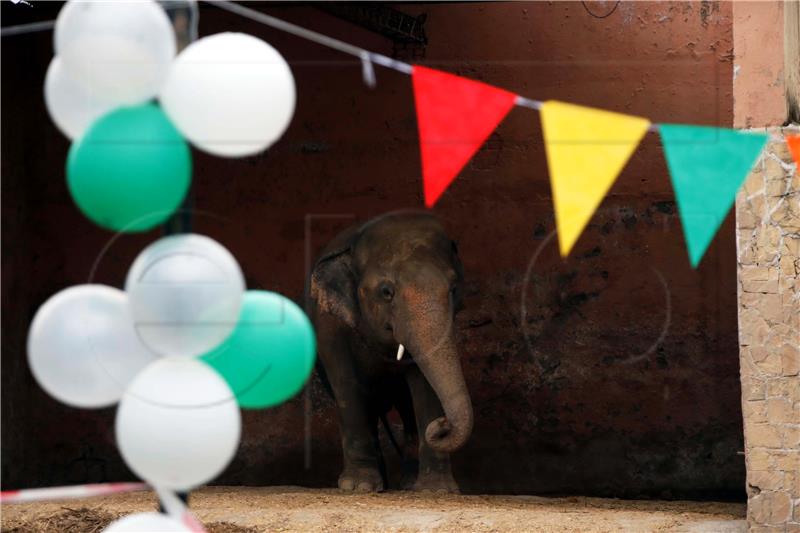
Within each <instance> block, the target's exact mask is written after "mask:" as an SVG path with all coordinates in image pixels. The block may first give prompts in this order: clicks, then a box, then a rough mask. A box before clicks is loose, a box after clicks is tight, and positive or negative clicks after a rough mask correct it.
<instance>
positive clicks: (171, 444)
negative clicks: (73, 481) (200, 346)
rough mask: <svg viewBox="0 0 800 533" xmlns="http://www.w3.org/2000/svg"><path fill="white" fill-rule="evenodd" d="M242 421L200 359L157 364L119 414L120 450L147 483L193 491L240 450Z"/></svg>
mask: <svg viewBox="0 0 800 533" xmlns="http://www.w3.org/2000/svg"><path fill="white" fill-rule="evenodd" d="M240 430H241V415H240V413H239V406H238V405H236V401H235V400H234V399H233V392H232V391H231V389H230V387H228V384H227V383H225V380H224V379H222V377H221V376H220V375H219V374H218V373H217V372H215V371H214V370H213V369H212V368H211V367H209V366H208V365H206V364H205V363H203V362H201V361H199V360H197V359H187V358H166V359H159V360H157V361H155V362H154V363H152V364H151V365H149V366H148V367H147V368H145V369H144V370H143V371H142V372H141V373H139V375H138V376H136V379H134V380H133V383H131V385H130V387H128V390H127V391H125V394H124V395H123V397H122V400H120V403H119V408H118V409H117V420H116V434H117V445H118V446H119V451H120V453H121V454H122V458H123V459H124V460H125V463H126V464H127V465H128V466H129V467H130V469H131V470H133V472H134V473H135V474H136V475H137V476H139V477H140V478H142V479H143V480H145V481H147V482H148V483H150V484H152V485H155V486H159V487H164V488H167V489H171V490H189V489H191V488H194V487H196V486H198V485H202V484H203V483H206V482H208V481H211V480H212V479H214V478H215V477H216V476H217V475H219V473H220V472H222V470H223V469H224V468H225V467H226V466H227V465H228V463H229V462H230V460H231V459H232V458H233V455H234V454H235V453H236V448H237V447H238V445H239V433H240Z"/></svg>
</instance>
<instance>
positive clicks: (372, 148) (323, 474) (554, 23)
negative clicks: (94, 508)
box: [2, 1, 744, 497]
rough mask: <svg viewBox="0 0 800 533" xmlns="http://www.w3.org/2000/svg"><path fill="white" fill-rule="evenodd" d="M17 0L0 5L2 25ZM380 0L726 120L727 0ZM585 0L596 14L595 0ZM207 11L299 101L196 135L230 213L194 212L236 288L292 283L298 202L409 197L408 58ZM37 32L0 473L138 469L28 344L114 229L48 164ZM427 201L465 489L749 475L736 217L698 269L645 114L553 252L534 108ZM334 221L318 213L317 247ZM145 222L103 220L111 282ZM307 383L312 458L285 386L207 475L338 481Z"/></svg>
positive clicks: (25, 104)
mask: <svg viewBox="0 0 800 533" xmlns="http://www.w3.org/2000/svg"><path fill="white" fill-rule="evenodd" d="M39 5H40V4H37V6H39ZM14 7H15V6H14V5H13V4H10V3H8V2H5V3H3V4H2V10H3V11H2V14H3V24H4V25H7V24H10V23H12V22H13V21H14V19H13V16H12V15H10V13H11V10H12V9H13V8H14ZM259 7H260V8H261V9H265V10H268V11H269V12H270V13H273V14H277V15H280V16H283V17H285V18H287V19H289V20H292V21H295V22H299V23H302V24H304V25H307V26H309V27H312V28H314V29H318V30H320V31H324V32H326V33H329V34H331V35H334V36H338V37H341V38H344V39H346V40H348V41H352V42H354V43H357V44H360V45H363V46H365V47H368V48H371V49H374V50H376V51H379V52H383V53H386V54H391V53H392V45H391V43H390V42H389V41H387V40H386V39H385V38H383V37H380V36H377V35H375V34H372V33H369V32H367V31H365V30H362V29H359V28H357V27H355V26H353V25H351V24H349V23H346V22H344V21H341V20H338V19H335V18H332V17H331V16H330V15H327V14H325V13H322V12H320V11H318V10H316V9H314V8H312V7H304V6H288V7H287V6H276V7H271V8H267V7H265V6H263V5H259ZM396 7H397V8H398V9H402V10H405V11H407V12H409V13H423V12H424V13H427V14H428V19H427V23H426V30H427V33H428V37H429V45H428V46H427V47H426V49H425V53H424V58H422V59H421V60H422V61H424V62H425V64H427V65H429V66H433V67H438V68H443V69H446V70H449V71H452V72H456V73H460V74H463V75H466V76H470V77H473V78H477V79H482V80H485V81H487V82H491V83H495V84H497V85H499V86H502V87H505V88H508V89H510V90H514V91H518V92H521V93H523V94H525V95H528V96H531V97H535V98H540V99H546V98H555V97H557V98H561V99H565V100H568V101H572V102H576V103H582V104H588V105H597V106H601V107H604V108H607V109H612V110H617V111H622V112H628V113H634V114H642V115H646V116H648V117H650V118H651V119H653V120H654V121H676V122H690V123H699V124H718V125H724V126H728V125H730V124H731V123H732V95H731V80H732V62H731V58H732V41H731V40H732V36H731V16H732V12H731V4H729V3H724V2H723V3H717V2H707V1H704V2H697V3H684V2H674V3H666V2H665V3H648V2H630V3H628V2H623V3H621V4H620V5H619V7H618V8H617V9H616V11H615V12H614V13H613V14H612V15H611V16H609V17H608V18H604V19H599V18H594V17H592V16H591V15H589V14H588V13H587V12H586V10H585V9H584V8H583V7H582V5H581V4H580V3H578V2H569V3H567V2H554V3H544V2H541V3H507V4H494V3H493V4H479V3H469V4H447V5H445V4H433V5H405V6H404V5H398V6H396ZM591 7H592V9H593V10H594V11H596V12H597V13H598V14H600V15H602V14H604V13H605V12H607V11H608V10H609V9H611V8H612V7H613V3H612V2H597V3H592V4H591ZM37 9H38V10H40V11H38V13H43V12H44V10H48V9H50V10H54V7H53V6H50V5H46V4H45V5H41V7H37ZM200 28H201V34H203V35H205V34H209V33H213V32H218V31H223V30H234V31H245V32H249V33H253V34H256V35H260V36H262V37H264V38H265V39H268V40H269V41H270V42H272V44H274V45H275V46H276V47H277V48H278V49H279V50H280V51H281V52H282V53H283V54H284V55H285V56H286V57H287V58H288V59H289V61H290V64H291V66H292V69H293V71H294V74H295V76H296V80H297V87H298V107H297V112H296V115H295V118H294V121H293V123H292V126H291V128H290V129H289V131H288V132H287V134H286V135H285V137H284V138H283V139H282V140H281V141H280V142H279V143H278V144H277V145H276V146H275V147H273V148H272V149H271V150H270V151H269V152H267V153H266V154H263V155H261V156H257V157H253V158H248V159H242V160H227V159H218V158H213V157H209V156H205V155H203V154H199V153H197V154H195V176H194V180H195V181H194V183H195V189H196V191H195V192H196V194H195V204H196V206H197V207H198V209H202V210H204V211H209V212H212V213H216V214H219V215H222V216H223V217H225V219H224V221H223V222H220V221H219V220H215V219H212V218H208V217H200V216H198V217H197V218H196V220H195V222H196V228H197V230H198V231H201V232H204V233H208V234H209V235H211V236H212V237H214V238H217V239H219V240H220V241H221V242H223V243H224V244H225V245H226V246H227V247H229V249H230V250H231V251H232V252H233V253H234V254H235V255H236V256H237V257H238V258H239V261H240V263H241V265H242V267H243V269H244V270H245V272H246V274H247V276H248V283H249V285H250V287H251V288H254V287H263V288H267V289H274V290H279V291H281V292H284V293H285V294H287V295H289V296H291V297H294V298H299V297H300V295H301V292H302V287H303V270H304V242H305V240H304V239H305V229H304V225H305V218H306V217H307V216H308V215H309V214H323V215H331V214H344V215H346V216H347V217H351V218H352V219H355V220H359V221H362V220H366V219H368V218H369V217H371V216H374V215H377V214H380V213H383V212H386V211H389V210H392V209H397V208H403V207H409V206H421V205H422V194H421V184H420V180H419V175H420V170H419V156H418V147H417V138H416V129H415V128H416V125H415V118H414V108H413V97H412V94H411V88H410V80H409V79H408V78H407V77H405V76H403V75H400V74H397V73H394V72H391V71H387V70H384V69H379V70H378V71H377V76H378V87H377V88H376V89H375V90H369V89H367V88H365V87H364V86H363V84H362V82H361V75H360V65H359V64H358V63H357V62H354V61H352V60H351V59H350V58H348V57H345V56H342V55H341V54H338V53H336V52H333V51H330V50H326V49H322V48H320V47H318V46H316V45H313V44H310V43H306V42H302V41H299V40H298V39H296V38H293V37H290V36H286V35H282V34H279V33H278V32H275V31H272V30H268V29H265V28H262V27H259V26H256V25H254V24H251V23H248V22H246V21H243V20H241V19H239V18H236V17H235V16H233V15H229V14H227V13H223V12H221V11H219V10H217V9H215V8H213V7H210V6H207V5H203V7H202V10H201V24H200ZM51 53H52V50H51V36H50V35H49V34H46V33H45V34H39V35H32V36H26V37H15V38H13V39H12V38H8V39H6V38H4V40H3V47H2V78H3V89H4V90H3V92H2V111H3V120H2V138H3V143H2V175H3V182H2V202H3V212H2V216H3V227H2V231H3V265H2V266H3V269H2V276H3V294H2V298H3V317H2V319H3V353H2V365H3V367H2V380H3V381H2V385H3V387H2V395H3V401H2V409H3V411H2V416H3V434H2V439H3V442H2V451H3V453H2V464H3V466H2V475H3V482H4V484H5V485H6V486H7V487H20V486H31V485H47V484H56V483H71V482H79V481H99V480H102V479H122V478H126V477H129V476H130V474H129V473H128V472H127V471H126V469H125V468H124V466H123V465H122V464H121V462H120V459H119V456H118V453H117V451H116V449H115V447H114V443H113V432H112V425H113V415H114V413H113V409H108V410H103V411H98V412H91V411H78V410H74V409H69V408H66V407H64V406H61V405H59V404H58V403H56V402H55V401H53V400H51V399H50V398H48V397H47V396H45V394H44V393H43V392H42V391H41V390H40V389H39V388H38V387H37V386H36V384H35V383H34V382H33V380H32V377H31V375H30V373H29V371H28V369H27V367H26V364H25V360H24V343H25V336H26V333H27V328H28V324H29V323H30V319H31V317H32V316H33V313H34V312H35V310H36V308H37V307H38V306H39V305H40V304H41V303H42V302H43V301H44V300H45V299H46V298H47V297H48V296H49V295H51V294H53V293H54V292H56V291H57V290H59V289H61V288H63V287H66V286H68V285H71V284H76V283H81V282H85V281H86V279H87V275H88V272H89V270H90V267H91V265H92V262H93V261H94V258H95V256H96V255H97V253H98V252H99V250H100V249H101V248H102V246H103V245H104V243H105V242H106V241H107V239H108V238H109V234H108V233H106V232H104V231H102V230H100V229H98V228H96V227H94V226H92V225H91V223H89V222H88V221H87V220H86V219H84V218H82V217H81V216H80V215H79V214H78V212H77V211H76V209H75V208H74V206H73V205H72V202H71V200H70V199H69V197H68V194H67V191H66V188H65V185H64V176H63V170H62V169H63V163H64V158H65V155H66V151H67V148H68V145H67V142H66V141H65V140H64V139H63V138H61V137H60V136H59V134H58V133H57V132H56V130H55V128H54V127H53V126H52V125H51V124H50V122H49V120H48V118H47V115H46V112H45V110H44V104H43V101H42V96H41V87H42V81H43V79H44V73H45V69H46V66H47V62H48V61H49V59H50V56H51ZM401 57H405V56H401ZM435 212H436V213H437V214H438V215H439V216H440V217H441V218H442V219H443V221H444V223H445V225H446V226H447V227H448V228H449V230H450V232H451V233H452V236H453V237H454V238H455V239H456V240H457V241H458V242H459V249H460V251H461V254H462V258H463V261H464V264H465V268H466V272H467V279H468V291H467V295H466V306H467V309H466V311H465V312H464V313H462V314H461V315H460V316H459V319H458V328H459V334H460V337H461V344H462V346H463V357H464V359H463V360H464V367H465V371H466V374H467V382H468V385H469V387H470V389H471V391H472V394H473V401H474V405H475V413H476V425H475V433H474V436H473V438H472V439H471V441H470V443H469V444H468V446H467V447H466V448H465V449H464V450H462V451H460V452H459V453H458V454H457V455H456V456H455V473H456V477H457V478H458V480H459V481H460V482H461V483H462V486H463V487H464V488H465V489H466V490H467V491H470V492H506V493H509V492H510V493H515V492H519V493H547V492H569V493H587V494H605V495H617V496H628V497H635V496H644V495H655V496H659V497H712V496H713V497H725V496H732V497H740V496H743V490H742V489H743V487H744V463H743V458H742V456H741V455H739V454H738V452H740V451H741V450H742V449H743V444H742V428H741V412H740V402H739V397H740V385H739V377H738V358H737V350H738V345H737V332H736V277H735V276H736V267H735V245H734V231H733V225H732V222H733V221H732V218H729V219H728V220H727V221H726V222H725V223H724V224H723V226H722V229H721V230H720V233H719V235H718V236H717V238H716V239H715V241H714V243H713V244H712V245H711V247H710V249H709V251H708V253H707V255H706V257H705V259H704V260H703V263H702V265H701V266H700V268H699V269H698V270H697V271H692V270H691V269H690V267H689V263H688V260H687V256H686V250H685V246H684V243H683V239H682V235H681V229H680V222H679V219H678V218H677V215H676V211H675V203H674V196H673V193H672V190H671V186H670V184H669V179H668V175H667V172H666V168H665V164H664V160H663V153H662V150H661V147H660V143H659V141H658V139H657V137H656V136H654V135H649V136H648V137H647V138H646V139H645V140H644V142H643V143H642V146H641V147H640V148H639V150H638V151H637V152H636V154H635V155H634V156H633V158H632V160H631V162H630V164H629V166H628V167H627V168H626V170H625V171H624V172H623V173H622V175H621V177H620V179H619V181H618V182H617V183H616V184H615V185H614V187H613V189H612V190H611V194H610V195H609V197H608V198H607V199H606V201H604V202H603V204H602V205H601V207H600V209H599V211H598V213H597V214H596V216H595V217H594V218H593V219H592V221H591V222H590V225H589V227H588V228H587V230H586V232H585V234H584V236H583V237H582V238H581V240H580V241H579V242H578V244H577V245H576V247H575V250H574V252H573V254H572V256H571V257H570V258H569V259H568V260H566V261H562V260H561V259H560V258H559V257H558V252H557V247H556V244H555V242H554V241H553V240H552V239H550V240H548V236H549V235H551V233H552V231H553V230H554V220H553V210H552V205H551V199H550V188H549V184H548V179H547V171H546V163H545V158H544V151H543V146H542V141H541V131H540V127H539V117H538V116H537V115H536V114H535V113H534V112H532V111H530V110H524V109H515V110H513V111H512V112H511V114H510V115H509V117H508V118H507V120H506V121H505V122H504V123H503V124H502V125H501V126H500V127H499V128H498V130H497V132H496V133H495V134H494V135H493V136H492V138H491V140H490V142H489V143H488V144H487V146H486V147H484V149H483V150H482V151H481V152H480V153H479V154H478V155H477V156H476V157H475V159H474V160H473V161H472V162H471V163H470V165H469V166H468V168H467V169H466V170H465V171H464V172H463V174H462V176H461V177H460V178H459V179H458V180H457V181H456V182H455V184H454V185H453V186H452V187H451V189H450V190H449V191H448V192H447V193H446V194H445V196H444V198H443V199H442V200H441V202H440V203H439V204H438V205H437V207H436V209H435ZM347 223H349V219H320V218H315V219H313V223H312V224H311V228H312V232H311V240H312V244H313V247H314V248H317V247H319V246H321V245H322V244H323V243H324V242H325V241H326V240H327V239H328V238H330V237H331V236H332V235H333V234H334V233H335V232H336V231H337V230H338V229H340V228H341V227H343V226H344V225H345V224H347ZM156 237H157V234H156V233H151V234H148V235H141V236H129V237H124V238H123V239H121V240H120V241H119V242H118V243H117V244H116V245H115V246H114V247H113V248H112V249H111V251H110V253H109V254H108V255H107V256H106V257H105V258H104V260H103V262H102V263H101V267H100V271H99V279H100V280H101V281H103V282H106V283H111V284H115V285H120V284H121V283H122V281H123V279H124V274H125V270H126V268H127V266H128V265H129V264H130V262H131V261H132V259H133V258H134V257H135V255H136V252H137V251H138V250H139V249H141V247H143V246H144V245H145V243H147V242H149V241H150V240H152V239H154V238H156ZM523 308H524V311H523ZM312 398H313V405H314V417H313V420H312V437H313V438H312V452H313V453H312V460H313V465H312V468H311V470H309V471H306V470H304V469H303V402H302V400H301V399H296V400H294V401H292V402H289V403H288V404H286V405H284V406H282V407H279V408H276V409H272V410H269V411H259V412H247V413H245V414H244V424H245V425H244V432H243V436H242V445H241V449H240V452H239V454H238V456H237V458H236V459H235V461H234V463H233V464H232V465H231V467H230V468H229V469H228V470H227V472H226V473H225V474H224V475H223V477H222V478H221V479H220V482H222V483H243V484H275V483H293V484H307V485H327V486H331V485H334V484H335V480H336V476H337V475H338V471H339V468H340V458H339V440H338V429H337V427H336V422H335V417H334V412H333V410H332V404H331V402H330V401H329V400H328V399H327V398H326V396H325V394H324V393H323V392H322V390H321V388H320V387H319V386H318V384H317V383H316V381H315V382H314V384H313V386H312ZM387 455H389V456H391V455H392V452H391V451H390V450H388V449H387Z"/></svg>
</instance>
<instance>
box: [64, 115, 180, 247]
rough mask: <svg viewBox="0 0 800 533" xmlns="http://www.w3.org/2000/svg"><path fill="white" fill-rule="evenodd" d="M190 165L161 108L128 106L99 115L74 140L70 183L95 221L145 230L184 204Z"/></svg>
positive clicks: (122, 228)
mask: <svg viewBox="0 0 800 533" xmlns="http://www.w3.org/2000/svg"><path fill="white" fill-rule="evenodd" d="M191 167H192V160H191V154H190V152H189V147H188V146H187V145H186V143H185V142H184V140H183V138H182V137H181V136H180V134H179V133H178V132H177V130H175V128H174V127H173V126H172V124H170V122H169V120H167V117H166V116H164V113H163V112H162V111H161V110H160V109H159V108H158V107H156V106H154V105H143V106H137V107H125V108H120V109H117V110H116V111H112V112H111V113H109V114H107V115H105V116H104V117H102V118H101V119H99V120H98V121H97V122H95V123H94V124H93V125H92V126H91V127H90V128H89V130H88V131H87V132H86V133H85V134H84V136H83V137H82V138H81V139H80V140H79V141H77V142H75V143H73V144H72V147H71V148H70V150H69V157H68V158H67V185H68V186H69V190H70V193H71V194H72V198H73V199H74V200H75V203H76V204H78V207H79V208H80V210H81V211H82V212H83V214H84V215H86V216H87V217H89V219H91V220H92V222H94V223H96V224H98V225H99V226H102V227H104V228H107V229H110V230H115V231H126V232H134V231H145V230H148V229H151V228H153V227H155V226H157V225H159V224H161V223H162V222H164V221H165V220H166V219H167V218H169V216H170V215H171V214H172V213H173V212H174V211H175V210H176V209H177V208H178V206H180V204H181V202H182V201H183V198H184V197H185V196H186V191H188V189H189V182H190V180H191Z"/></svg>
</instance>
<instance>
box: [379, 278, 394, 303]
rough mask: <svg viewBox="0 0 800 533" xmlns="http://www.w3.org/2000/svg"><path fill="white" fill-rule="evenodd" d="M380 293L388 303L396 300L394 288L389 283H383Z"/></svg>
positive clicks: (380, 286)
mask: <svg viewBox="0 0 800 533" xmlns="http://www.w3.org/2000/svg"><path fill="white" fill-rule="evenodd" d="M378 291H379V292H380V295H381V298H383V299H384V300H386V301H387V302H391V301H392V298H394V287H392V286H391V285H390V284H388V283H381V284H380V285H379V286H378Z"/></svg>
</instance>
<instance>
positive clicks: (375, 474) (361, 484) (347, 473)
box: [339, 467, 384, 492]
mask: <svg viewBox="0 0 800 533" xmlns="http://www.w3.org/2000/svg"><path fill="white" fill-rule="evenodd" d="M339 489H340V490H343V491H347V492H383V491H384V484H383V477H382V476H381V473H380V471H379V470H378V469H377V468H372V467H349V468H345V469H344V472H342V474H341V475H340V476H339Z"/></svg>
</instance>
